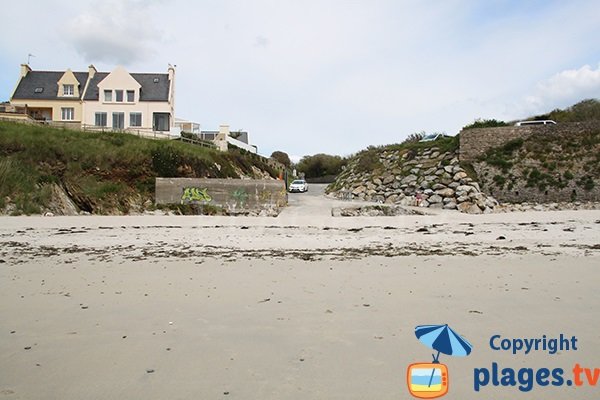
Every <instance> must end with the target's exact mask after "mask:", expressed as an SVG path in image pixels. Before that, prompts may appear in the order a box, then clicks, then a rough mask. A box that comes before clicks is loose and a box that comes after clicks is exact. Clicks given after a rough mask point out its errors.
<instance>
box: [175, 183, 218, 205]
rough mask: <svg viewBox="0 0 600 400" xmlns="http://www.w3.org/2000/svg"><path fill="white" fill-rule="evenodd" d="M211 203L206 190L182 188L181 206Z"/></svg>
mask: <svg viewBox="0 0 600 400" xmlns="http://www.w3.org/2000/svg"><path fill="white" fill-rule="evenodd" d="M211 201H212V197H210V195H209V194H208V188H197V187H186V188H183V194H182V195H181V204H206V203H210V202H211Z"/></svg>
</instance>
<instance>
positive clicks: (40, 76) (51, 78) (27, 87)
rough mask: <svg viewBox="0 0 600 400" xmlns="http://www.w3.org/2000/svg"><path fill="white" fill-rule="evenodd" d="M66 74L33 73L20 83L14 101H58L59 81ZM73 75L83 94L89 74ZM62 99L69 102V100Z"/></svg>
mask: <svg viewBox="0 0 600 400" xmlns="http://www.w3.org/2000/svg"><path fill="white" fill-rule="evenodd" d="M64 74H65V71H31V72H29V73H28V74H27V75H26V76H25V77H24V78H23V79H21V81H20V82H19V86H17V89H16V90H15V93H14V95H13V99H41V100H52V99H56V98H57V97H58V81H59V80H60V78H62V76H63V75H64ZM73 74H74V75H75V78H76V79H77V81H78V82H79V93H80V94H81V93H82V92H83V88H84V87H85V82H86V81H87V79H88V73H87V72H73ZM40 88H41V90H40ZM36 89H37V90H36ZM61 99H64V100H68V99H69V98H61ZM73 99H74V100H78V99H79V98H78V97H74V98H73Z"/></svg>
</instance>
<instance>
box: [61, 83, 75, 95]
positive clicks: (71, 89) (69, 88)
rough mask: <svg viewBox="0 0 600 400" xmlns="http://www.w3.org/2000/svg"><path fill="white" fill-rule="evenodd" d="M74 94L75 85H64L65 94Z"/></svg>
mask: <svg viewBox="0 0 600 400" xmlns="http://www.w3.org/2000/svg"><path fill="white" fill-rule="evenodd" d="M73 95H75V86H73V85H63V96H73Z"/></svg>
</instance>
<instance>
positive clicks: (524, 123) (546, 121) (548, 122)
mask: <svg viewBox="0 0 600 400" xmlns="http://www.w3.org/2000/svg"><path fill="white" fill-rule="evenodd" d="M528 125H556V122H554V121H552V120H551V119H544V120H540V121H519V122H517V123H516V124H515V126H528Z"/></svg>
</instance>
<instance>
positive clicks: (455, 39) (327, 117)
mask: <svg viewBox="0 0 600 400" xmlns="http://www.w3.org/2000/svg"><path fill="white" fill-rule="evenodd" d="M0 22H1V24H2V27H3V34H2V35H0V101H4V100H8V99H9V97H10V95H11V93H12V90H13V89H14V86H15V84H16V82H17V79H18V76H19V65H20V64H21V63H25V62H27V60H28V54H32V55H33V56H32V57H29V60H30V66H31V67H32V69H34V70H65V69H66V68H71V69H72V70H74V71H87V66H88V65H90V64H93V65H95V66H96V68H97V69H98V70H99V71H112V70H113V69H114V68H115V67H116V66H118V65H122V66H124V67H125V68H126V69H127V70H129V71H131V72H166V71H167V66H168V64H169V63H171V64H174V65H176V66H177V69H176V71H177V72H176V105H175V114H176V117H178V118H184V119H188V120H192V121H195V122H198V123H200V124H201V128H202V129H206V130H211V129H218V127H219V125H220V124H228V125H230V127H231V129H232V130H246V131H248V132H249V135H250V140H251V142H252V143H253V144H256V145H257V146H258V149H259V152H260V153H261V154H264V155H270V154H271V152H273V151H275V150H280V151H285V152H286V153H288V154H289V155H290V156H291V157H292V159H295V160H297V159H299V158H300V157H301V156H304V155H311V154H316V153H328V154H338V155H349V154H351V153H354V152H357V151H360V150H361V149H364V148H365V147H367V146H369V145H381V144H390V143H398V142H401V141H402V140H403V139H404V138H406V137H407V136H408V135H410V134H411V133H414V132H421V131H426V132H445V133H447V134H450V135H455V134H456V133H458V132H459V131H460V129H461V127H462V126H464V125H467V124H469V123H472V122H473V121H474V120H475V119H478V118H483V119H491V118H494V119H499V120H506V121H512V120H517V119H523V118H526V117H528V116H531V115H535V114H539V113H544V112H548V111H551V110H553V109H555V108H564V107H567V106H570V105H573V104H574V103H576V102H578V101H581V100H583V99H588V98H600V41H599V39H598V38H600V2H599V1H598V0H589V1H587V0H570V1H562V0H560V1H552V0H546V1H541V0H529V1H528V0H439V1H438V0H422V1H421V0H419V1H416V0H415V1H408V0H389V1H387V0H361V1H353V0H346V1H341V0H302V1H300V0H295V1H291V0H238V1H236V0H197V1H185V0H105V1H101V0H95V1H90V0H78V1H72V0H40V1H27V0H21V1H18V2H17V1H12V2H7V4H3V6H2V15H1V16H0Z"/></svg>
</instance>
